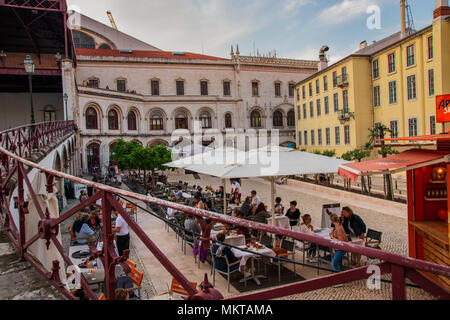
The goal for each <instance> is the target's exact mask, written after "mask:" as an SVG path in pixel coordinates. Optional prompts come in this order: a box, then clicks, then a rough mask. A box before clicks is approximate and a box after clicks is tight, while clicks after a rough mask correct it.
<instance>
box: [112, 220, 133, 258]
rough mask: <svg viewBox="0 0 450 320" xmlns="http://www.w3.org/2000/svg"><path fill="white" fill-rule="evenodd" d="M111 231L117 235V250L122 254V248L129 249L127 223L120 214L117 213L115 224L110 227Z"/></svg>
mask: <svg viewBox="0 0 450 320" xmlns="http://www.w3.org/2000/svg"><path fill="white" fill-rule="evenodd" d="M112 231H113V232H115V233H116V235H117V251H118V252H119V256H122V255H123V251H124V250H128V249H130V233H129V232H128V224H127V223H126V222H125V220H124V219H123V217H122V215H120V214H118V215H117V219H116V226H115V227H114V228H112Z"/></svg>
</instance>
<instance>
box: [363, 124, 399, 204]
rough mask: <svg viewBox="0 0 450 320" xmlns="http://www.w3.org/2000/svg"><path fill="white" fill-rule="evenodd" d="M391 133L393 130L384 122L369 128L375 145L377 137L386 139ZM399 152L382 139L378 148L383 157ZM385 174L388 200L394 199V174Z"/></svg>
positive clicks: (371, 141)
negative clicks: (387, 134) (386, 135)
mask: <svg viewBox="0 0 450 320" xmlns="http://www.w3.org/2000/svg"><path fill="white" fill-rule="evenodd" d="M386 133H390V134H391V136H392V130H391V129H390V128H388V127H386V126H385V125H384V124H381V125H380V124H378V125H376V126H375V127H374V128H373V129H372V128H369V139H370V140H369V143H370V144H371V145H372V146H375V140H376V139H384V137H385V134H386ZM397 153H399V152H398V151H397V150H395V149H393V148H392V146H391V145H386V144H385V142H384V141H381V146H380V150H378V154H380V155H381V156H382V157H383V158H386V157H387V156H388V155H392V154H397ZM383 176H384V190H385V196H386V198H387V199H388V200H394V190H393V188H392V176H391V175H390V174H385V175H383Z"/></svg>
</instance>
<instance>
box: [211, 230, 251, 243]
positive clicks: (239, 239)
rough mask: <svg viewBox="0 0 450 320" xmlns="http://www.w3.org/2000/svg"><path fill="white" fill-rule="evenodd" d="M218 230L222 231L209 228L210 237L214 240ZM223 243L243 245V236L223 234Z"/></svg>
mask: <svg viewBox="0 0 450 320" xmlns="http://www.w3.org/2000/svg"><path fill="white" fill-rule="evenodd" d="M220 232H222V230H211V238H212V239H214V240H215V239H216V236H217V235H218V234H219V233H220ZM224 243H227V244H229V245H232V246H235V247H239V246H245V236H244V235H243V234H237V235H227V236H225V241H224Z"/></svg>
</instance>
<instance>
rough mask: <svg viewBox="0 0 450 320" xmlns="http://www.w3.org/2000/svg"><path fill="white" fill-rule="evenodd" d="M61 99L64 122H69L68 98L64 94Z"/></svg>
mask: <svg viewBox="0 0 450 320" xmlns="http://www.w3.org/2000/svg"><path fill="white" fill-rule="evenodd" d="M63 99H64V120H66V121H67V120H69V114H68V113H67V100H68V99H69V96H68V95H67V93H64V95H63Z"/></svg>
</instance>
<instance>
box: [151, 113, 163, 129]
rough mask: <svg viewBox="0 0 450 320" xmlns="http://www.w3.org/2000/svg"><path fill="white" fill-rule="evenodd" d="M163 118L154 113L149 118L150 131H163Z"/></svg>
mask: <svg viewBox="0 0 450 320" xmlns="http://www.w3.org/2000/svg"><path fill="white" fill-rule="evenodd" d="M163 129H164V126H163V117H162V116H161V114H159V113H154V114H153V115H152V116H151V117H150V130H163Z"/></svg>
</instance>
